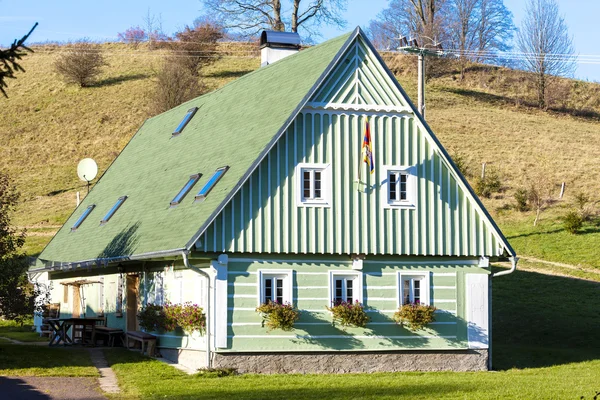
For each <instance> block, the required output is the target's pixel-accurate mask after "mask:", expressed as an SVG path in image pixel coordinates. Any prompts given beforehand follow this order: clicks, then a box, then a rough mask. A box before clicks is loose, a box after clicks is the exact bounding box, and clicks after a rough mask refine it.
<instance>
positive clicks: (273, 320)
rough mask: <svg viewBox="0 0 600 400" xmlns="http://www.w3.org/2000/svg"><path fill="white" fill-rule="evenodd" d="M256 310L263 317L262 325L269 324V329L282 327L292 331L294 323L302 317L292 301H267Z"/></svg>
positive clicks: (284, 329) (283, 329)
mask: <svg viewBox="0 0 600 400" xmlns="http://www.w3.org/2000/svg"><path fill="white" fill-rule="evenodd" d="M256 312H257V313H259V314H260V316H261V317H262V326H263V327H264V326H265V325H266V326H267V331H272V330H273V329H281V330H282V331H291V330H293V329H294V323H295V322H296V321H298V319H299V318H300V312H299V311H298V309H297V308H296V307H294V306H293V305H292V304H290V303H284V304H281V303H277V302H272V301H270V300H269V301H267V302H266V303H263V304H261V305H260V306H258V307H257V308H256Z"/></svg>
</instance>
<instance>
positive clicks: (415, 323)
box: [394, 303, 436, 331]
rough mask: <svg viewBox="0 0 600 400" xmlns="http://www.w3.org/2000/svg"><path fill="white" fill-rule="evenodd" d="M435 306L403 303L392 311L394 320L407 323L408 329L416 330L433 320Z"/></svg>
mask: <svg viewBox="0 0 600 400" xmlns="http://www.w3.org/2000/svg"><path fill="white" fill-rule="evenodd" d="M435 310H436V308H435V307H433V306H428V305H425V304H420V303H408V304H404V305H403V306H402V307H400V308H399V309H398V311H396V312H395V313H394V320H395V321H396V322H397V323H399V324H402V325H404V324H406V325H408V329H411V330H413V331H418V330H420V329H423V328H425V326H426V325H427V324H429V323H431V322H433V321H435V318H434V317H433V313H434V312H435Z"/></svg>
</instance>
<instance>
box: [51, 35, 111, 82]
mask: <svg viewBox="0 0 600 400" xmlns="http://www.w3.org/2000/svg"><path fill="white" fill-rule="evenodd" d="M104 65H106V61H105V60H104V56H103V55H102V48H101V47H100V45H98V44H97V43H92V42H90V41H89V40H87V39H82V40H79V41H77V42H74V43H71V44H69V45H67V47H66V48H65V51H64V52H63V53H62V54H61V55H59V56H58V58H57V59H56V61H55V62H54V67H55V68H56V71H57V72H58V73H59V74H61V75H62V76H63V78H64V79H65V81H67V82H69V83H76V84H78V85H79V86H80V87H88V86H91V85H92V84H93V83H94V81H95V79H96V77H97V76H98V75H99V74H100V72H102V67H103V66H104Z"/></svg>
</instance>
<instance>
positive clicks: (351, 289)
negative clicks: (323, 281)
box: [329, 271, 363, 304]
mask: <svg viewBox="0 0 600 400" xmlns="http://www.w3.org/2000/svg"><path fill="white" fill-rule="evenodd" d="M329 287H330V298H331V303H332V304H338V303H341V302H348V303H355V302H356V301H358V302H359V303H362V301H363V296H362V292H363V285H362V273H360V272H349V271H348V272H333V271H332V272H331V273H330V276H329Z"/></svg>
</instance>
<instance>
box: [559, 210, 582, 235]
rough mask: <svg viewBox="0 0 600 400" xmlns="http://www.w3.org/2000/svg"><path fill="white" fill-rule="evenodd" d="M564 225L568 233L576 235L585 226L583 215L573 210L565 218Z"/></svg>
mask: <svg viewBox="0 0 600 400" xmlns="http://www.w3.org/2000/svg"><path fill="white" fill-rule="evenodd" d="M563 225H564V227H565V230H566V231H567V232H569V233H572V234H576V233H578V232H579V230H580V229H581V227H582V226H583V216H582V215H581V213H579V212H577V211H575V210H571V211H569V212H568V213H567V214H566V215H565V216H564V217H563Z"/></svg>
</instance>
